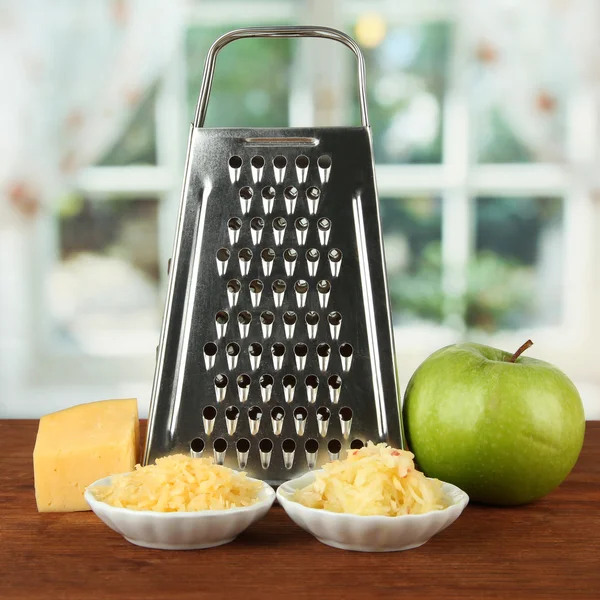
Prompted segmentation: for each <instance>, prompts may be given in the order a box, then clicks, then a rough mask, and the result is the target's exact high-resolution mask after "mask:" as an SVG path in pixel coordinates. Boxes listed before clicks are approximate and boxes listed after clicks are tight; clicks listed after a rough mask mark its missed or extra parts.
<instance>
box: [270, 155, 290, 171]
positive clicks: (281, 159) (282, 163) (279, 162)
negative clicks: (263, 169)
mask: <svg viewBox="0 0 600 600" xmlns="http://www.w3.org/2000/svg"><path fill="white" fill-rule="evenodd" d="M286 165H287V159H286V158H285V156H281V155H279V156H276V157H275V158H274V159H273V166H274V167H275V168H276V169H285V167H286Z"/></svg>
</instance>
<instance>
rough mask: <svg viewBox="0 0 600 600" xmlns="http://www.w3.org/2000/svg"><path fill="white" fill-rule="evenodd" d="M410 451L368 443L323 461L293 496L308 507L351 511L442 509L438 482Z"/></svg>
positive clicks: (400, 512) (410, 512)
mask: <svg viewBox="0 0 600 600" xmlns="http://www.w3.org/2000/svg"><path fill="white" fill-rule="evenodd" d="M413 458H414V454H412V453H411V452H406V451H404V450H395V449H394V448H391V447H390V446H388V445H387V444H377V445H375V444H373V443H372V442H369V443H368V444H367V445H366V446H364V447H363V448H361V449H360V450H349V451H348V457H347V458H346V459H345V460H337V461H334V462H331V463H328V464H326V465H324V467H323V469H322V470H321V471H320V472H317V474H316V477H315V480H314V481H313V483H311V484H310V485H308V486H306V487H305V488H302V489H300V490H298V491H297V492H296V493H295V495H294V498H293V499H294V500H295V501H296V502H299V503H300V504H303V505H304V506H308V507H310V508H322V509H324V510H329V511H332V512H337V513H352V514H355V515H383V516H389V517H396V516H399V515H418V514H423V513H426V512H429V511H432V510H442V509H444V508H446V506H447V503H446V502H445V500H444V494H443V492H442V484H441V482H440V481H439V480H437V479H428V478H427V477H425V475H424V474H423V473H421V472H420V471H417V470H416V469H415V464H414V462H413Z"/></svg>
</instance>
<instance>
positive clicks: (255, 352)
mask: <svg viewBox="0 0 600 600" xmlns="http://www.w3.org/2000/svg"><path fill="white" fill-rule="evenodd" d="M262 351H263V348H262V346H261V345H260V344H259V343H258V342H252V344H250V347H249V348H248V352H249V354H250V356H260V355H261V354H262ZM261 379H262V378H261Z"/></svg>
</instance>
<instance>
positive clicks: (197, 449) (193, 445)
mask: <svg viewBox="0 0 600 600" xmlns="http://www.w3.org/2000/svg"><path fill="white" fill-rule="evenodd" d="M190 450H191V451H192V452H193V453H194V454H200V453H201V452H204V440H203V439H202V438H199V437H197V438H194V439H193V440H192V441H191V442H190Z"/></svg>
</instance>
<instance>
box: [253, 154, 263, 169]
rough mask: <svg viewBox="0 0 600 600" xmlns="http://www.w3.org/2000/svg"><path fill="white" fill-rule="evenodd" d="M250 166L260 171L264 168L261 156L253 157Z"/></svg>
mask: <svg viewBox="0 0 600 600" xmlns="http://www.w3.org/2000/svg"><path fill="white" fill-rule="evenodd" d="M250 164H251V165H252V166H253V167H254V168H255V169H262V168H263V167H264V166H265V159H264V158H263V157H262V156H258V155H257V156H253V157H252V160H251V161H250Z"/></svg>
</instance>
